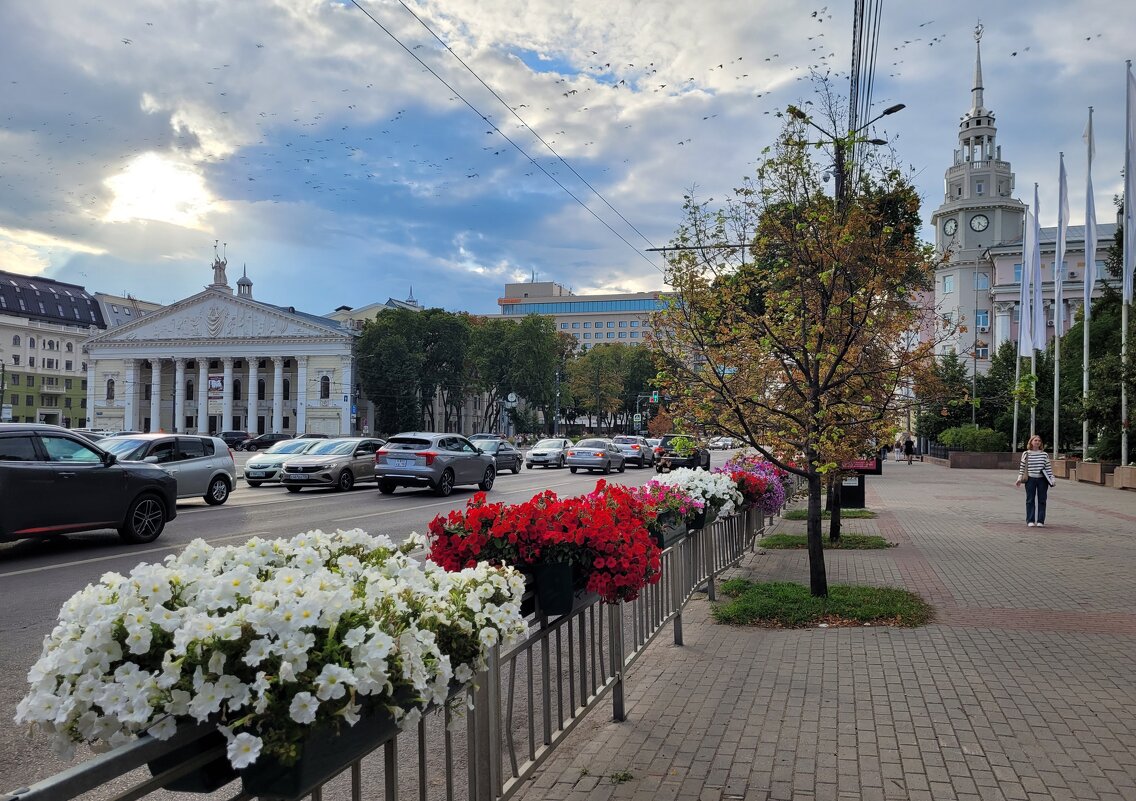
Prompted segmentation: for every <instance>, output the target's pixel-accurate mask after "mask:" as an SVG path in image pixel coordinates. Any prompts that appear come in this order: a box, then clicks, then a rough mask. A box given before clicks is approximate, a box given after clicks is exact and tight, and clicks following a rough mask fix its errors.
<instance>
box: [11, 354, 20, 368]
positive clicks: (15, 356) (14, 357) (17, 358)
mask: <svg viewBox="0 0 1136 801" xmlns="http://www.w3.org/2000/svg"><path fill="white" fill-rule="evenodd" d="M12 364H14V365H16V366H17V367H19V366H20V354H18V353H13V354H12Z"/></svg>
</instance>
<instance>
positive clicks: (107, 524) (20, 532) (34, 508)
mask: <svg viewBox="0 0 1136 801" xmlns="http://www.w3.org/2000/svg"><path fill="white" fill-rule="evenodd" d="M0 498H7V499H11V498H19V499H20V500H19V503H10V502H9V503H0V540H15V539H21V538H25V537H41V536H45V535H48V534H67V533H70V532H74V531H93V530H96V529H101V528H113V529H117V530H118V534H119V536H120V537H122V539H124V540H125V541H126V542H131V543H142V542H153V541H154V540H156V539H157V538H158V535H160V534H161V533H162V529H164V528H165V525H166V523H167V522H168V521H170V520H173V519H174V518H175V517H177V481H176V480H175V479H174V478H173V476H171V475H169V474H168V473H166V472H165V471H164V470H162V469H161V468H159V467H157V466H155V465H152V464H146V463H144V462H137V463H135V462H119V461H118V457H117V456H115V455H114V454H113V453H108V452H107V451H104V450H102V449H101V448H99V447H98V446H97V445H94V444H93V443H91V442H89V441H87V440H85V439H83V438H82V437H80V436H76V435H75V434H72V433H71V432H69V431H68V430H67V429H65V428H60V427H58V426H51V425H43V424H37V423H0Z"/></svg>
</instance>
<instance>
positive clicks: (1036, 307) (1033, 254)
mask: <svg viewBox="0 0 1136 801" xmlns="http://www.w3.org/2000/svg"><path fill="white" fill-rule="evenodd" d="M1030 247H1031V248H1032V250H1031V251H1030V266H1031V267H1032V268H1033V331H1032V334H1033V348H1034V350H1045V340H1046V336H1045V304H1044V303H1042V300H1041V204H1040V203H1039V202H1038V199H1037V184H1034V185H1033V236H1032V237H1031V238H1030Z"/></svg>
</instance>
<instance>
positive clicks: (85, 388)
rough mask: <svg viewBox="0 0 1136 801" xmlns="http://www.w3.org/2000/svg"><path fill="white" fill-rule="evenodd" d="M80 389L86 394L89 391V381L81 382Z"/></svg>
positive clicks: (83, 380)
mask: <svg viewBox="0 0 1136 801" xmlns="http://www.w3.org/2000/svg"><path fill="white" fill-rule="evenodd" d="M79 389H81V390H83V391H84V392H86V391H87V379H85V378H84V379H82V380H81V381H79Z"/></svg>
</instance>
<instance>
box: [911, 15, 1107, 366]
mask: <svg viewBox="0 0 1136 801" xmlns="http://www.w3.org/2000/svg"><path fill="white" fill-rule="evenodd" d="M981 39H982V26H981V25H979V26H978V28H976V29H975V65H974V86H973V88H972V89H971V106H970V109H969V110H968V111H967V112H966V114H964V115H963V116H962V119H961V121H960V122H959V131H958V147H957V148H956V149H955V151H954V158H953V160H952V163H951V166H950V167H948V168H947V171H946V175H945V196H944V199H943V203H942V205H940V206H939V207H938V208H937V209H936V210H935V211H934V213H933V214H932V215H931V222H932V224H933V225H934V226H935V243H936V246H937V248H938V250H939V252H940V253H942V254H946V260H945V262H944V263H943V264H941V265H940V266H939V267H938V269H937V270H936V275H935V306H936V308H937V309H938V312H939V314H940V315H941V316H942V317H943V318H945V319H946V320H948V321H949V322H951V323H953V324H954V325H955V326H956V327H957V328H958V329H959V331H958V333H956V334H955V336H953V337H952V338H950V339H948V340H947V341H945V342H943V343H942V344H941V345H940V346H939V353H940V354H944V353H947V352H952V351H953V352H955V353H958V354H959V355H960V356H963V357H964V361H965V362H966V363H967V364H968V365H969V366H971V368H972V369H973V370H974V371H976V372H979V373H984V372H986V370H988V369H989V367H990V357H991V356H992V355H993V353H994V352H995V351H996V350H997V348H998V346H999V345H1000V344H1001V343H1003V342H1006V341H1010V340H1013V341H1016V338H1017V330H1018V329H1017V325H1018V320H1019V317H1020V309H1019V307H1018V299H1019V295H1020V289H1021V279H1022V276H1021V273H1022V262H1023V259H1022V247H1023V234H1024V230H1025V221H1026V212H1027V209H1028V207H1027V206H1026V204H1025V203H1023V202H1022V201H1021V200H1018V199H1017V198H1015V197H1013V193H1014V189H1015V185H1014V184H1015V176H1014V172H1013V169H1012V168H1011V166H1010V162H1009V161H1006V160H1004V159H1003V158H1002V147H1001V145H999V144H997V128H996V126H995V115H994V112H993V111H991V110H990V109H988V108H986V106H985V99H984V96H983V85H982V43H981ZM1054 172H1055V173H1056V170H1054ZM1115 230H1116V226H1115V225H1113V224H1107V223H1105V224H1098V226H1097V249H1096V253H1094V254H1093V256H1092V258H1090V259H1088V260H1087V261H1088V262H1089V265H1090V266H1089V269H1090V270H1092V271H1093V272H1094V274H1095V276H1096V277H1097V278H1101V277H1103V271H1104V259H1105V255H1106V252H1107V250H1108V248H1109V246H1110V245H1111V244H1112V237H1113V235H1114V233H1115ZM1056 231H1057V229H1056V228H1043V229H1042V234H1041V239H1040V241H1041V252H1042V283H1043V295H1044V298H1045V304H1046V315H1047V319H1048V320H1049V329H1048V330H1049V332H1050V333H1051V334H1052V332H1053V330H1054V325H1053V319H1054V317H1053V315H1054V314H1060V315H1062V317H1063V319H1064V320H1065V321H1066V328H1067V327H1068V324H1069V323H1071V322H1072V320H1073V317H1074V315H1075V314H1076V310H1077V308H1079V306H1080V304H1081V298H1082V296H1083V293H1082V285H1083V284H1082V282H1083V280H1084V272H1085V269H1086V267H1085V264H1086V258H1085V232H1084V226H1083V225H1080V226H1069V227H1068V229H1067V235H1066V250H1065V259H1064V262H1063V263H1062V265H1061V266H1060V268H1059V269H1057V270H1056V272H1055V271H1054V261H1055V259H1056ZM1054 280H1060V281H1061V282H1062V291H1063V296H1064V299H1065V300H1064V302H1063V308H1062V309H1060V310H1055V309H1054V308H1053V306H1054V288H1055V285H1054V283H1053V282H1054Z"/></svg>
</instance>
